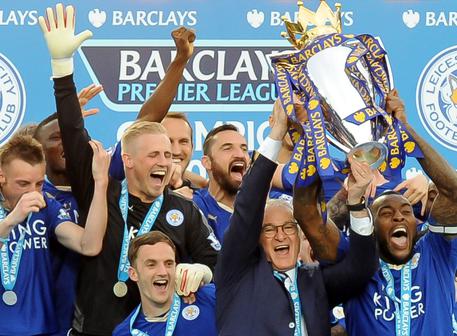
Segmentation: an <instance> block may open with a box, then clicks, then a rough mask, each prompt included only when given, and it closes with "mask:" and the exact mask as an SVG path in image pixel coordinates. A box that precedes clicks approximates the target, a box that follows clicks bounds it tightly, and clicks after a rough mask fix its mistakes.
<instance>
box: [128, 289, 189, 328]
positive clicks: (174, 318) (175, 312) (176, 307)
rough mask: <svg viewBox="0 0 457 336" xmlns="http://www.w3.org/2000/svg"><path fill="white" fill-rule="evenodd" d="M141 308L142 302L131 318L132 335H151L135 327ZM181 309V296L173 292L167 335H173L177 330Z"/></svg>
mask: <svg viewBox="0 0 457 336" xmlns="http://www.w3.org/2000/svg"><path fill="white" fill-rule="evenodd" d="M140 309H141V304H140V305H138V307H137V308H136V310H135V312H134V313H133V315H132V317H131V318H130V334H131V335H132V336H149V334H146V333H145V332H143V331H141V330H139V329H136V328H133V324H134V323H135V320H136V319H137V317H138V314H139V312H140ZM180 310H181V299H180V298H179V296H178V295H177V294H176V293H174V294H173V302H172V304H171V307H170V312H169V313H168V318H167V326H166V327H165V335H164V336H173V332H174V331H175V328H176V324H177V323H178V317H179V311H180Z"/></svg>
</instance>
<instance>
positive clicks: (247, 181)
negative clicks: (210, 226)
mask: <svg viewBox="0 0 457 336" xmlns="http://www.w3.org/2000/svg"><path fill="white" fill-rule="evenodd" d="M286 132H287V117H286V115H285V113H283V114H278V115H277V118H275V121H274V123H273V125H272V128H271V132H270V134H269V136H268V137H267V138H266V139H265V140H264V142H263V143H262V145H261V147H260V148H259V156H258V157H257V158H254V162H253V163H252V164H251V167H250V169H249V171H248V172H247V174H246V175H245V177H244V179H243V183H242V184H241V189H240V191H239V192H238V195H237V196H236V200H235V207H234V211H233V214H232V217H231V218H230V225H229V227H228V229H227V231H226V232H225V235H224V244H223V246H222V249H221V252H220V255H219V260H218V264H217V265H216V274H215V279H216V283H217V284H218V286H224V285H227V284H230V283H233V282H235V281H237V280H238V279H239V278H240V277H242V276H243V273H244V271H245V270H246V269H247V267H249V266H252V264H253V263H255V262H256V260H257V259H258V258H259V257H260V247H259V238H260V232H261V230H262V222H263V215H264V211H265V204H266V200H267V196H268V191H269V190H270V183H271V179H272V177H273V173H274V171H275V169H276V167H277V164H276V163H275V160H276V158H277V155H278V153H279V150H280V148H281V141H282V139H283V137H284V135H285V134H286Z"/></svg>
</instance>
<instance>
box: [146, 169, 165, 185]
mask: <svg viewBox="0 0 457 336" xmlns="http://www.w3.org/2000/svg"><path fill="white" fill-rule="evenodd" d="M165 174H166V172H165V171H164V170H156V171H154V172H152V173H151V174H150V176H151V178H152V179H153V182H155V183H157V184H162V182H163V180H164V178H165Z"/></svg>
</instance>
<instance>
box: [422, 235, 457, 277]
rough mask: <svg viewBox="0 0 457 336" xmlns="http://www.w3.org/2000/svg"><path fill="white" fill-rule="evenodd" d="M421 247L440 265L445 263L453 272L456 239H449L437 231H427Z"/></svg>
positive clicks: (454, 267)
mask: <svg viewBox="0 0 457 336" xmlns="http://www.w3.org/2000/svg"><path fill="white" fill-rule="evenodd" d="M422 239H423V242H422V243H421V241H419V243H421V248H422V249H423V251H424V252H425V251H427V252H428V253H430V254H431V255H432V257H433V259H434V260H435V261H436V262H437V263H439V264H440V265H446V266H447V267H448V268H449V271H450V272H452V273H453V274H454V273H455V271H456V269H457V239H450V238H447V237H446V236H443V235H442V234H439V233H433V232H428V233H427V234H426V235H425V236H424V237H423V238H422Z"/></svg>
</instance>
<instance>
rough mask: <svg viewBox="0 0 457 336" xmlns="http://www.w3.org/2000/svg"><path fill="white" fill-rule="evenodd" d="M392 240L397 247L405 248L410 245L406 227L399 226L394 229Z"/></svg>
mask: <svg viewBox="0 0 457 336" xmlns="http://www.w3.org/2000/svg"><path fill="white" fill-rule="evenodd" d="M390 241H391V242H392V245H393V246H394V247H395V248H397V249H405V248H407V247H408V231H407V230H406V228H405V227H397V228H396V229H394V230H393V232H392V234H391V236H390Z"/></svg>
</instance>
